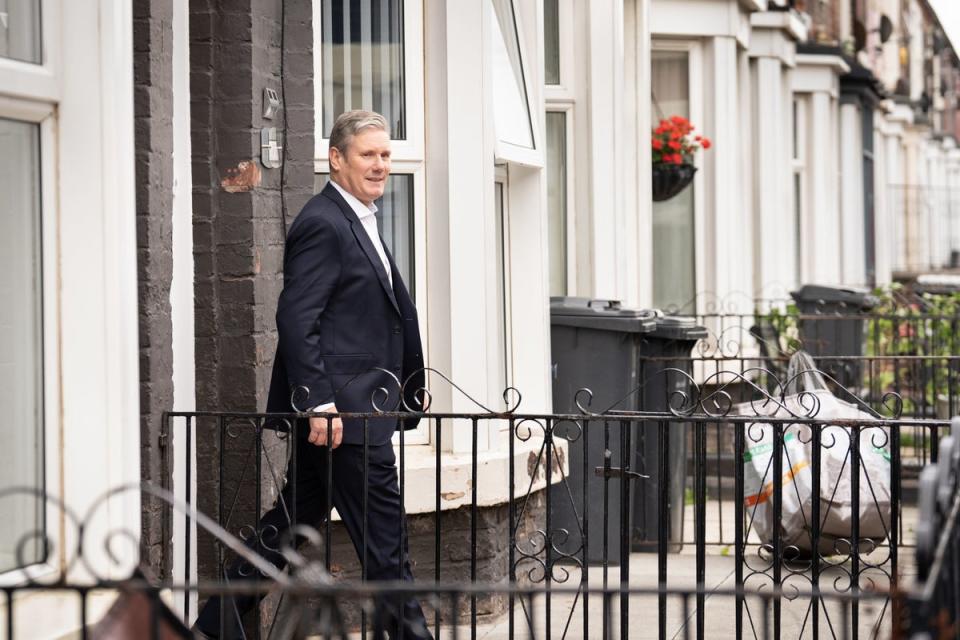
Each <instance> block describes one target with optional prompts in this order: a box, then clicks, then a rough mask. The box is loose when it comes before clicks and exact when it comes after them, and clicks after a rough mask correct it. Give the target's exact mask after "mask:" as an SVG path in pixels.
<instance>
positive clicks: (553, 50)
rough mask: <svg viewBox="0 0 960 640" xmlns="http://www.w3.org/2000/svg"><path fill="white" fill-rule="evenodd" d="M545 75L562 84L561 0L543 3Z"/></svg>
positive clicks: (547, 81)
mask: <svg viewBox="0 0 960 640" xmlns="http://www.w3.org/2000/svg"><path fill="white" fill-rule="evenodd" d="M543 77H544V82H546V83H547V84H560V0H544V3H543Z"/></svg>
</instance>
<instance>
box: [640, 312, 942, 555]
mask: <svg viewBox="0 0 960 640" xmlns="http://www.w3.org/2000/svg"><path fill="white" fill-rule="evenodd" d="M741 298H742V299H741ZM741 298H737V297H736V296H730V297H727V298H724V299H717V298H715V297H711V296H700V297H698V299H697V300H694V301H691V303H690V304H689V305H686V306H685V307H684V308H681V309H675V310H674V311H676V312H678V313H681V314H688V315H692V316H693V317H694V318H695V319H696V321H697V323H698V324H700V325H702V326H704V327H705V328H706V329H707V333H708V335H707V337H706V338H703V339H701V340H699V341H698V342H696V343H695V344H694V345H693V347H692V349H691V350H690V351H689V353H687V352H684V353H683V354H682V355H679V356H669V357H665V356H662V355H661V356H645V357H643V358H642V361H641V365H640V382H641V385H644V384H646V385H648V386H652V387H658V388H659V387H663V386H664V385H662V384H660V385H658V384H657V381H658V380H662V379H663V376H664V374H663V371H664V370H665V369H672V370H676V371H679V372H683V374H679V373H677V374H673V375H674V378H675V380H676V379H679V378H681V377H688V378H689V384H691V385H694V384H695V385H699V386H701V387H703V388H704V390H711V389H712V390H717V389H722V390H723V392H724V393H725V394H728V395H730V396H731V398H732V401H733V402H737V403H740V402H748V401H750V400H751V399H752V398H754V397H756V395H757V394H756V390H755V388H754V387H755V386H759V387H762V388H764V389H765V390H767V391H768V392H769V393H772V394H774V395H776V394H777V393H779V392H780V391H781V389H782V387H783V385H784V384H785V383H786V381H787V380H788V379H789V377H790V376H789V373H788V369H789V362H790V359H791V357H792V356H793V355H794V354H796V353H797V352H799V351H805V352H807V353H809V354H810V355H811V356H812V358H813V362H814V364H815V366H816V367H817V369H819V370H821V371H823V372H824V373H826V374H827V376H828V377H829V379H830V386H831V390H832V391H833V392H834V393H836V394H837V396H838V397H839V398H841V399H847V400H853V399H856V401H857V402H862V403H864V404H866V405H868V406H869V407H870V408H871V409H873V410H875V411H877V412H880V413H889V409H890V408H891V407H889V406H888V405H889V403H890V401H891V399H892V398H896V402H897V403H898V404H899V406H898V407H897V414H898V415H900V416H902V417H909V418H916V419H932V420H937V421H942V420H946V419H947V418H949V416H952V415H956V414H957V413H960V314H958V309H957V308H955V307H956V303H955V302H954V301H953V299H952V298H943V297H940V298H930V297H922V296H917V295H910V296H907V295H906V294H899V293H898V294H895V295H893V296H891V297H888V298H886V299H885V300H884V301H883V302H882V303H881V304H880V306H878V307H877V308H876V309H874V310H870V311H865V310H863V309H862V308H860V307H855V306H853V305H852V304H847V303H843V302H838V303H823V304H813V305H812V309H807V310H806V311H805V312H801V311H799V310H798V309H797V308H796V306H795V304H794V303H793V301H791V300H788V299H774V300H751V299H747V298H745V297H741ZM945 300H946V301H947V302H944V301H945ZM697 310H699V313H697ZM656 350H657V351H658V352H662V351H664V349H663V346H662V345H658V346H657V349H656ZM670 350H671V349H670V348H669V347H668V348H667V349H666V351H670ZM675 386H676V384H674V385H672V386H671V385H666V387H667V388H672V387H675ZM642 400H643V403H642V404H641V408H643V409H646V410H652V411H658V410H666V408H667V407H668V405H669V402H670V397H669V392H667V391H666V390H665V389H662V390H661V392H660V395H659V396H657V395H654V396H651V395H650V394H646V395H642ZM688 447H689V449H690V451H693V450H694V446H693V442H692V441H691V442H689V443H688ZM937 447H938V438H937V433H936V431H935V430H932V429H930V428H928V427H924V426H904V427H902V428H901V429H900V433H899V446H898V455H900V457H901V469H902V471H903V474H901V490H902V492H901V496H902V499H903V501H902V504H901V506H902V507H903V506H905V507H907V508H909V509H913V508H916V504H917V503H916V476H917V474H918V473H919V470H920V469H921V468H922V467H923V466H924V465H925V464H927V463H928V462H931V461H936V460H937V458H938V452H937ZM701 463H704V464H706V465H707V467H708V490H707V504H708V510H709V512H710V514H711V517H715V518H717V520H718V521H719V526H718V527H717V528H716V530H715V531H714V532H713V533H714V535H713V536H711V539H710V543H712V544H716V545H720V546H727V545H730V544H732V542H733V522H732V520H733V509H732V504H731V502H732V501H733V500H734V499H735V498H734V492H735V487H734V480H733V469H734V467H735V466H736V464H737V459H736V457H735V456H734V453H733V443H732V441H731V434H730V430H729V429H724V428H723V427H722V426H720V425H717V424H712V423H711V424H708V425H707V438H706V456H705V457H704V459H703V460H697V459H695V458H694V457H693V456H690V458H689V466H690V473H689V474H688V475H689V476H692V473H693V468H694V466H695V465H698V464H701ZM904 483H905V484H904ZM688 494H689V492H688ZM688 502H692V496H690V495H688ZM901 524H902V520H901ZM900 539H901V544H906V545H908V546H910V545H912V544H913V540H912V535H911V532H910V531H909V530H908V529H904V530H901V532H900ZM684 541H685V542H688V543H692V542H693V538H692V535H691V532H690V531H689V528H687V530H686V535H685V536H684Z"/></svg>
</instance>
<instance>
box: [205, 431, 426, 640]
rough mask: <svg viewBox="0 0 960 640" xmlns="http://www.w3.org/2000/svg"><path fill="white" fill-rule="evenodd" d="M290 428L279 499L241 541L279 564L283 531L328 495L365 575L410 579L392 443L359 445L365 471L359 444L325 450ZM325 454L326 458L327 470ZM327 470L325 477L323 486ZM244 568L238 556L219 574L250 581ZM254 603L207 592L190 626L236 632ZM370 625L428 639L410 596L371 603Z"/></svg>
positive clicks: (314, 519)
mask: <svg viewBox="0 0 960 640" xmlns="http://www.w3.org/2000/svg"><path fill="white" fill-rule="evenodd" d="M298 431H299V433H300V435H299V436H298V438H297V451H296V455H295V456H292V457H291V462H293V461H294V460H295V461H296V465H295V467H294V465H293V464H291V465H290V466H288V469H287V481H286V484H285V486H284V488H283V491H282V492H281V494H280V498H279V499H278V500H277V503H276V505H274V507H273V508H272V509H271V510H270V511H268V512H267V513H266V514H264V516H263V517H262V518H261V519H260V526H259V531H260V535H259V536H255V535H254V536H251V537H250V539H248V540H247V542H246V544H247V546H248V547H249V548H250V549H251V550H253V551H254V552H256V553H258V554H260V555H261V556H262V557H263V558H264V559H266V560H268V561H269V562H271V563H272V564H274V565H275V566H276V567H278V568H280V569H282V568H283V567H284V566H285V565H286V559H285V558H284V557H283V555H282V554H281V553H280V549H281V548H282V547H283V546H284V543H285V542H286V543H287V544H289V542H287V541H289V540H290V537H289V533H290V529H291V528H292V527H293V526H295V525H296V524H303V525H307V526H310V527H317V528H318V527H319V526H320V524H321V523H322V522H324V520H325V518H326V517H327V515H328V513H329V509H328V505H327V500H328V496H329V497H330V498H332V500H333V506H334V507H336V509H337V512H338V513H339V514H340V517H341V519H342V521H343V524H344V526H345V527H346V529H347V533H348V534H349V535H350V539H351V541H352V542H353V546H354V548H355V549H356V551H357V555H358V556H359V557H360V561H361V564H362V565H363V566H364V568H365V570H366V571H365V575H366V579H367V580H375V581H377V580H378V581H397V580H406V581H412V580H413V574H412V573H411V571H410V560H409V556H408V552H407V542H406V539H407V536H406V516H405V514H404V511H403V507H402V505H401V504H400V490H399V484H398V479H397V467H396V456H395V454H394V451H393V445H392V444H391V443H389V442H388V443H386V444H382V445H375V446H370V445H368V446H367V447H366V452H367V460H366V476H365V475H364V473H365V471H364V446H363V445H341V446H340V447H338V448H336V449H334V450H333V452H332V455H331V454H330V453H329V451H328V449H327V447H318V446H316V445H313V444H311V443H309V442H307V440H306V433H305V431H304V429H302V428H301V429H298ZM328 457H329V459H330V460H331V461H332V464H333V469H332V474H330V471H329V468H328ZM328 475H332V479H333V482H332V485H331V486H330V487H329V490H328ZM365 479H366V482H365V481H364V480H365ZM364 484H366V488H367V491H366V511H367V514H366V515H367V523H366V528H364V521H363V520H364V518H363V516H364ZM294 505H296V509H294V508H293V506H294ZM294 513H295V514H296V515H295V516H294ZM294 517H295V518H296V520H294ZM328 543H329V541H328ZM252 573H253V569H252V567H251V566H250V564H249V563H247V562H245V561H243V560H242V559H238V560H236V561H234V562H233V563H232V564H231V565H230V566H229V568H227V569H226V570H225V571H224V574H223V577H224V579H225V580H226V581H227V582H228V583H229V582H234V581H239V580H248V579H251V578H252V576H251V574H252ZM258 601H259V598H257V597H255V596H236V597H232V598H230V597H225V598H220V597H217V596H214V597H211V598H210V599H209V600H208V601H207V603H206V604H205V605H204V607H203V608H202V609H201V611H200V614H199V616H198V617H197V622H196V626H197V627H198V628H199V629H200V630H201V631H203V632H204V633H206V634H207V635H209V636H211V637H216V638H242V637H243V631H242V625H241V619H242V618H243V615H244V614H245V613H246V612H247V611H249V610H250V609H252V608H253V607H254V606H256V604H257V602H258ZM221 611H222V614H221ZM221 618H222V620H221ZM221 625H222V626H221ZM373 627H374V633H375V635H374V637H382V633H383V632H384V631H385V632H386V634H387V636H388V637H390V638H408V639H411V640H412V639H420V638H431V637H432V636H431V635H430V632H429V630H428V628H427V624H426V620H425V618H424V615H423V610H422V609H421V607H420V604H419V602H418V601H417V600H416V599H415V598H410V599H407V600H405V601H404V602H402V603H400V602H397V603H392V604H391V603H388V602H386V601H380V602H379V603H377V607H376V613H375V615H374V620H373Z"/></svg>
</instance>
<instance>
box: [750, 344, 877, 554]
mask: <svg viewBox="0 0 960 640" xmlns="http://www.w3.org/2000/svg"><path fill="white" fill-rule="evenodd" d="M787 377H788V380H790V381H791V382H790V385H789V386H790V388H789V389H788V393H787V394H786V395H785V397H784V398H783V399H782V401H778V402H774V401H755V402H752V403H751V402H746V403H742V404H738V405H735V406H734V407H733V409H732V410H731V413H732V414H736V415H744V416H768V417H771V418H780V419H787V420H788V419H789V418H791V417H807V416H809V417H810V418H812V419H814V420H817V421H823V422H825V423H827V424H826V425H825V426H818V427H817V428H819V429H820V433H821V436H820V490H819V495H818V496H816V499H818V500H819V501H820V522H821V528H820V544H819V545H818V546H819V551H820V554H821V555H825V556H827V555H835V554H843V555H846V554H849V553H850V549H851V545H850V542H851V536H852V534H853V522H854V518H857V519H858V521H859V527H860V529H859V532H858V533H859V538H860V541H861V552H864V551H869V550H870V549H871V546H870V543H869V542H866V540H873V541H877V540H882V539H883V538H886V537H887V535H888V531H889V526H890V453H889V447H890V442H889V433H888V430H887V429H886V428H885V427H882V426H879V425H877V426H873V427H871V426H869V423H871V422H875V421H876V418H877V415H876V414H875V413H873V412H872V411H871V410H870V409H868V408H866V407H860V406H857V405H855V404H852V403H850V402H846V401H844V400H841V399H839V398H837V397H836V396H834V395H833V394H832V393H831V392H830V391H829V389H828V388H827V385H826V382H825V381H824V379H823V377H822V376H821V375H820V373H819V372H817V371H816V369H815V368H814V367H813V361H812V359H811V358H810V356H809V355H808V354H806V353H804V352H799V353H797V354H795V355H794V356H793V357H792V358H791V360H790V367H789V369H788V376H787ZM811 414H812V415H811ZM831 419H850V420H856V421H857V423H859V424H862V425H864V426H863V427H861V428H860V437H859V447H858V450H859V452H860V462H859V464H860V474H859V476H860V487H859V492H858V493H859V498H860V502H859V505H858V509H857V513H856V514H855V513H854V504H853V495H854V494H853V490H852V484H851V479H852V477H853V476H852V472H851V464H852V459H851V456H850V444H851V437H852V436H851V432H852V429H851V428H849V427H844V426H838V425H830V424H829V421H830V420H831ZM781 428H782V430H783V455H782V457H781V474H782V485H781V486H782V493H781V496H782V499H781V505H782V506H781V516H780V522H779V526H780V536H781V537H780V539H781V545H782V548H784V549H786V548H788V547H796V548H797V549H799V550H803V551H807V552H809V551H812V550H813V549H812V547H813V544H812V542H813V523H812V513H813V509H812V505H813V500H814V496H813V480H812V478H813V476H812V473H813V450H812V446H813V442H812V441H813V433H812V429H811V426H810V425H807V424H790V423H789V422H784V423H782V427H781ZM774 430H775V425H773V424H769V423H751V424H747V425H746V426H745V434H746V436H745V449H744V456H743V465H744V505H745V509H746V514H747V522H748V524H751V526H752V529H753V531H754V533H755V534H756V535H757V536H758V537H759V538H760V540H761V542H763V543H772V542H773V533H774V514H773V489H774V483H773V473H774V464H773V437H774ZM787 557H789V553H788V554H787Z"/></svg>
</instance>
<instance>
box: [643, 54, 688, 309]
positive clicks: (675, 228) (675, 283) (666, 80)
mask: <svg viewBox="0 0 960 640" xmlns="http://www.w3.org/2000/svg"><path fill="white" fill-rule="evenodd" d="M689 69H690V60H689V54H688V53H687V52H685V51H654V52H653V53H652V73H653V76H652V90H653V114H654V117H655V118H656V120H657V121H659V120H660V119H661V118H669V117H670V116H674V115H680V116H683V117H685V118H689V117H690V78H689V76H690V72H689ZM693 189H694V185H693V184H691V185H690V186H688V187H687V188H686V189H684V190H683V191H681V192H680V193H679V195H676V196H674V197H673V198H671V199H670V200H666V201H664V202H654V203H653V304H654V306H655V307H659V308H665V309H680V310H682V311H684V312H691V313H692V312H693V311H694V309H692V308H688V307H686V306H685V305H689V304H690V303H691V301H692V300H693V299H694V294H695V291H696V263H695V258H694V248H695V245H694V197H693Z"/></svg>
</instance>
